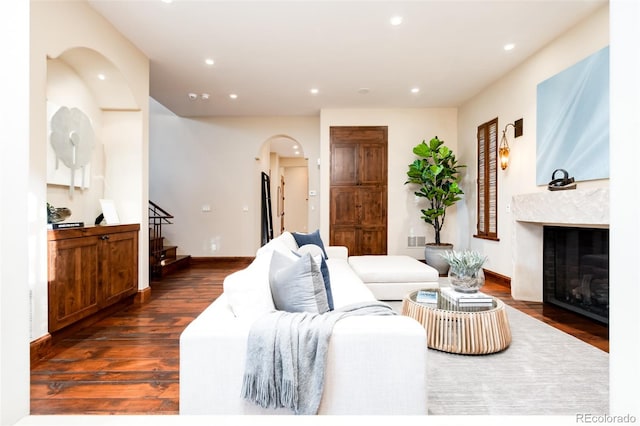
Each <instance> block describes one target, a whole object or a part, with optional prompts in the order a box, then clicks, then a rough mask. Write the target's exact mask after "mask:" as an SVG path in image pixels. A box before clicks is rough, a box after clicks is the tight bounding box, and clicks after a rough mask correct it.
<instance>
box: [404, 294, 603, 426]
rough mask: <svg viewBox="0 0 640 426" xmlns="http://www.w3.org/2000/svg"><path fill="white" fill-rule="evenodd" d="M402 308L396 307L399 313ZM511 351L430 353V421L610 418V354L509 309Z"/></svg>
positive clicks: (433, 351) (431, 351)
mask: <svg viewBox="0 0 640 426" xmlns="http://www.w3.org/2000/svg"><path fill="white" fill-rule="evenodd" d="M400 305H401V304H400V302H392V306H393V307H394V309H396V310H397V311H399V310H400ZM507 316H508V318H509V324H510V326H511V334H512V342H511V345H510V346H509V347H508V348H507V349H505V350H504V351H502V352H499V353H495V354H490V355H456V354H449V353H445V352H440V351H437V350H433V349H429V352H428V354H427V363H428V366H427V387H428V393H429V403H428V405H429V414H432V415H447V416H457V415H480V416H485V415H490V416H502V415H516V416H518V415H544V416H575V415H577V414H607V413H609V354H608V353H607V352H604V351H602V350H600V349H598V348H595V347H593V346H591V345H589V344H587V343H584V342H583V341H581V340H579V339H577V338H575V337H573V336H571V335H569V334H567V333H564V332H563V331H560V330H558V329H556V328H553V327H551V326H549V325H547V324H545V323H543V322H542V321H539V320H537V319H535V318H533V317H530V316H529V315H526V314H524V313H522V312H520V311H518V310H517V309H514V308H511V307H509V306H507Z"/></svg>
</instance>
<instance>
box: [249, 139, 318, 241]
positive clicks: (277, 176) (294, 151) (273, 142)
mask: <svg viewBox="0 0 640 426" xmlns="http://www.w3.org/2000/svg"><path fill="white" fill-rule="evenodd" d="M258 158H259V164H260V170H259V173H261V172H264V173H266V174H267V175H268V176H269V177H270V193H271V218H272V225H273V236H274V237H276V236H278V235H280V234H281V233H282V231H283V230H288V231H291V232H307V231H308V198H307V194H308V190H309V170H308V158H306V157H305V153H304V147H303V146H302V144H301V143H300V142H299V141H298V140H296V139H295V138H293V137H291V136H289V135H285V134H278V135H274V136H271V137H269V138H268V139H267V140H265V141H264V142H263V144H262V146H261V148H260V153H259V157H258ZM256 182H258V183H259V182H261V178H260V176H258V177H257V179H256ZM257 195H258V204H257V205H258V206H261V205H262V200H261V196H262V194H261V188H260V186H259V187H258V191H257ZM260 217H262V215H260Z"/></svg>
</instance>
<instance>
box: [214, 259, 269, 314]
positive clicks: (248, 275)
mask: <svg viewBox="0 0 640 426" xmlns="http://www.w3.org/2000/svg"><path fill="white" fill-rule="evenodd" d="M272 254H273V251H271V252H269V253H266V254H265V255H264V256H258V257H256V258H255V259H254V261H253V262H252V263H251V265H249V266H248V267H247V268H245V269H242V270H240V271H237V272H234V273H232V274H230V275H227V277H226V278H225V279H224V281H223V283H222V287H223V290H224V294H226V296H227V299H228V301H229V305H230V306H231V310H232V311H233V314H234V315H235V316H236V317H238V318H243V319H247V320H249V321H251V320H253V319H256V318H258V317H259V316H261V315H263V314H266V313H268V312H272V311H274V310H275V306H274V304H273V299H272V298H271V289H270V288H269V264H270V263H271V256H272Z"/></svg>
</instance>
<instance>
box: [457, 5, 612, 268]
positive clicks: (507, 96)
mask: <svg viewBox="0 0 640 426" xmlns="http://www.w3.org/2000/svg"><path fill="white" fill-rule="evenodd" d="M608 20H609V8H608V6H606V7H604V8H602V9H600V10H599V11H598V12H596V13H595V14H594V15H592V16H591V17H590V18H588V19H587V20H585V21H583V22H582V23H580V24H578V25H577V26H576V27H574V28H573V29H571V30H570V31H568V32H567V33H565V34H564V35H562V36H561V37H559V38H558V39H556V40H554V41H553V42H552V43H550V44H549V45H548V46H546V47H545V48H543V49H541V50H540V51H539V52H538V53H536V54H535V55H534V56H532V57H530V58H529V59H528V60H527V61H525V62H524V63H522V64H521V65H520V66H518V67H517V68H515V69H514V70H513V71H512V72H510V73H509V74H507V75H505V76H504V77H503V78H501V79H500V80H499V81H497V82H496V83H495V84H493V85H491V86H489V87H487V88H486V89H485V90H483V91H482V92H481V93H480V94H478V95H477V96H475V97H474V98H473V99H471V100H470V101H468V102H466V103H465V104H464V105H462V106H461V107H460V109H459V112H458V132H459V153H460V158H461V160H462V161H463V162H464V163H465V164H468V165H469V167H468V175H467V180H466V182H467V183H468V185H469V186H471V187H473V186H475V182H476V175H477V155H476V150H477V147H476V146H477V143H476V132H477V128H478V126H479V125H480V124H482V123H485V122H487V121H489V120H491V119H493V118H495V117H498V127H499V129H500V137H501V136H502V129H503V128H504V126H505V125H506V124H507V123H513V122H514V121H515V120H517V119H519V118H523V119H524V133H523V135H522V136H521V137H519V138H517V139H514V138H513V128H511V127H510V128H509V129H508V131H507V137H508V138H509V145H510V148H511V162H510V164H509V167H508V168H507V169H506V170H498V194H499V195H498V237H499V238H500V241H489V240H483V239H478V238H473V237H472V235H473V234H474V233H475V232H476V222H477V220H476V208H477V207H476V205H477V198H476V190H475V187H474V188H473V189H472V190H471V191H468V194H469V196H468V197H467V198H466V201H465V207H464V213H465V214H464V216H465V217H461V216H459V220H458V229H459V231H460V233H461V234H460V235H459V237H460V238H461V239H462V240H463V242H462V244H463V245H465V246H468V247H470V248H472V249H476V250H478V251H480V252H482V253H485V254H486V255H487V256H488V257H489V259H488V261H487V263H486V265H485V266H486V268H487V269H489V270H491V271H494V272H497V273H500V274H502V275H505V276H508V277H511V276H512V274H513V268H514V265H513V262H512V258H511V253H512V240H513V229H512V228H513V218H512V216H511V214H510V211H509V210H510V209H509V207H510V203H511V197H512V196H513V195H516V194H522V193H530V192H536V191H546V187H538V186H536V164H535V159H536V88H537V85H538V83H540V82H542V81H543V80H545V79H547V78H549V77H551V76H553V75H555V74H557V73H558V72H560V71H562V70H564V69H566V68H568V67H569V66H571V65H573V64H575V63H576V62H578V61H580V60H581V59H584V58H585V57H587V56H589V55H590V54H592V53H594V52H596V51H598V50H600V49H601V48H603V47H605V46H607V45H608V44H609V21H608ZM611 152H612V153H615V151H614V150H613V149H612V150H611ZM613 158H615V155H612V159H613ZM549 179H551V176H549ZM608 184H609V181H608V180H599V181H590V182H578V187H580V188H590V187H600V186H607V185H608ZM461 210H463V209H462V208H459V213H460V211H461Z"/></svg>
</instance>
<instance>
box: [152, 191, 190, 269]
mask: <svg viewBox="0 0 640 426" xmlns="http://www.w3.org/2000/svg"><path fill="white" fill-rule="evenodd" d="M171 219H173V215H171V214H169V213H167V211H166V210H164V209H163V208H161V207H160V206H158V205H157V204H156V203H154V202H153V201H151V200H149V278H150V279H161V278H162V277H165V276H167V275H169V274H171V273H172V272H175V271H177V270H179V269H182V268H186V267H188V266H189V264H190V263H191V256H190V255H178V254H177V251H178V247H177V246H167V245H165V244H164V237H163V236H162V226H163V225H170V224H172V223H173V222H171Z"/></svg>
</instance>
